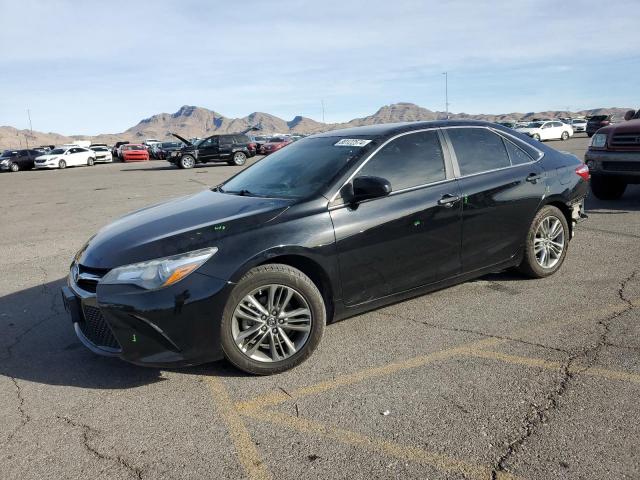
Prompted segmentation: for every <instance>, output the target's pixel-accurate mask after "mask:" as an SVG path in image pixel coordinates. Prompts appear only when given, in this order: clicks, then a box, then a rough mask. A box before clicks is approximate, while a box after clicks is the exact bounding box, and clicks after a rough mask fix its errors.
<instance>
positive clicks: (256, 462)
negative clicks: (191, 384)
mask: <svg viewBox="0 0 640 480" xmlns="http://www.w3.org/2000/svg"><path fill="white" fill-rule="evenodd" d="M206 380H207V382H208V383H209V388H210V389H211V393H213V397H214V400H215V401H216V405H217V407H218V410H219V411H220V414H221V415H222V418H223V419H224V421H225V423H226V425H227V430H228V432H229V435H230V436H231V440H232V441H233V444H234V446H235V448H236V453H237V454H238V459H239V460H240V464H241V465H242V468H243V469H244V471H245V473H246V475H247V477H248V478H249V479H251V480H267V479H270V478H272V477H271V473H270V472H269V470H267V468H266V466H265V465H264V463H263V462H262V460H261V459H260V455H259V453H258V450H257V449H256V446H255V444H254V443H253V441H252V440H251V435H250V434H249V431H248V430H247V427H246V426H245V424H244V422H243V421H242V418H241V417H240V415H238V412H237V411H236V409H235V408H234V406H233V402H232V401H231V398H230V397H229V392H228V391H227V387H226V386H225V385H224V382H223V381H222V380H221V379H220V378H217V377H206Z"/></svg>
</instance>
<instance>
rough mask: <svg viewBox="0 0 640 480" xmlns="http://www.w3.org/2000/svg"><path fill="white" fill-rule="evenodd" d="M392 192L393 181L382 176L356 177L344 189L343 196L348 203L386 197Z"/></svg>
mask: <svg viewBox="0 0 640 480" xmlns="http://www.w3.org/2000/svg"><path fill="white" fill-rule="evenodd" d="M390 193H391V183H389V180H387V179H386V178H381V177H356V178H354V179H353V181H352V182H351V183H348V184H347V185H345V186H344V187H343V189H342V196H343V198H344V199H345V200H346V201H347V202H348V203H358V202H361V201H363V200H369V199H371V198H379V197H385V196H387V195H389V194H390Z"/></svg>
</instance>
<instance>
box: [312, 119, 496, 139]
mask: <svg viewBox="0 0 640 480" xmlns="http://www.w3.org/2000/svg"><path fill="white" fill-rule="evenodd" d="M459 126H466V127H472V126H476V127H495V126H496V124H495V123H492V122H485V121H482V120H431V121H420V122H400V123H379V124H376V125H366V126H363V127H352V128H343V129H340V130H330V131H328V132H323V133H318V134H315V135H312V137H350V136H356V137H359V136H365V137H387V136H392V135H397V134H399V133H404V132H410V131H412V130H421V129H424V128H439V127H459Z"/></svg>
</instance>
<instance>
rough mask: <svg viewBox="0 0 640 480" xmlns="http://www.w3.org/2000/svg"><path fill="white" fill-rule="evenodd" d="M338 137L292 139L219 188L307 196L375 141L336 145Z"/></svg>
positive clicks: (283, 195) (257, 194) (364, 151)
mask: <svg viewBox="0 0 640 480" xmlns="http://www.w3.org/2000/svg"><path fill="white" fill-rule="evenodd" d="M339 140H340V137H318V138H306V139H304V140H300V141H299V142H295V143H293V144H291V145H289V146H288V147H287V148H284V149H282V150H278V151H277V152H276V153H274V154H272V155H270V156H268V157H266V158H264V159H263V160H260V161H259V162H257V163H255V164H254V165H252V166H251V167H250V168H247V169H246V170H244V171H242V172H241V173H239V174H238V175H236V176H235V177H233V178H232V179H231V180H229V181H228V182H226V183H224V184H223V185H222V188H221V191H222V192H224V193H242V194H247V195H255V196H260V197H275V198H306V197H309V196H311V195H313V194H315V193H317V192H318V191H319V190H320V189H321V188H322V187H324V186H326V185H328V184H329V183H330V182H331V181H332V180H333V179H334V178H335V177H336V175H338V174H339V173H340V172H341V171H342V170H343V169H344V168H345V167H347V166H348V165H350V164H351V163H353V162H354V161H356V160H357V159H358V158H360V157H361V156H362V155H363V154H365V153H366V152H368V151H369V150H370V149H371V148H372V147H373V145H374V143H375V142H369V143H368V144H367V145H366V146H364V147H354V146H336V142H338V141H339Z"/></svg>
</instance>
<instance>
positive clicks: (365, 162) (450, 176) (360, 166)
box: [329, 127, 455, 209]
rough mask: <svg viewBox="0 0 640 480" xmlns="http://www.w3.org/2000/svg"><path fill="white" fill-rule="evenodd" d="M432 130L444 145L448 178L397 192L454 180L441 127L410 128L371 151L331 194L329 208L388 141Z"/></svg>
mask: <svg viewBox="0 0 640 480" xmlns="http://www.w3.org/2000/svg"><path fill="white" fill-rule="evenodd" d="M431 130H435V131H436V134H437V135H438V140H440V146H441V147H442V157H443V161H444V169H445V175H446V178H445V179H444V180H438V182H432V183H427V184H424V185H416V186H415V187H407V188H404V189H401V190H396V192H403V191H407V190H410V189H417V188H422V187H424V186H426V185H433V184H434V183H440V182H444V181H447V180H453V179H454V178H455V177H454V176H453V172H451V171H450V169H451V165H449V162H448V161H447V152H446V151H445V148H444V147H445V145H444V142H443V138H442V137H441V136H440V134H439V132H438V130H440V127H429V128H421V129H419V130H410V131H408V132H402V133H399V134H397V135H394V136H393V137H391V138H388V139H387V140H385V141H384V142H383V143H382V144H381V145H379V146H378V148H376V149H375V150H374V151H373V152H371V153H370V154H369V156H368V157H367V158H366V159H365V160H364V161H363V162H362V163H361V164H360V165H359V166H358V168H356V169H355V171H354V172H353V173H352V174H351V175H349V177H348V178H347V179H346V180H345V181H344V182H343V183H342V185H341V186H340V188H338V190H337V191H336V192H335V193H334V194H333V195H332V196H331V198H330V199H329V208H330V209H331V207H333V206H332V205H331V203H333V202H334V201H335V199H336V197H337V196H338V195H339V194H340V191H341V190H342V189H343V188H344V186H345V185H346V184H347V183H349V182H351V180H353V179H354V178H355V176H356V175H358V173H360V170H362V169H363V168H364V166H365V165H366V164H367V163H369V161H370V160H371V159H372V158H373V157H374V156H375V155H376V154H377V153H378V152H379V151H380V150H381V149H383V148H384V147H385V146H386V145H387V144H388V143H390V142H392V141H393V140H395V139H397V138H400V137H403V136H405V135H411V134H412V133H421V132H429V131H431ZM393 193H394V191H392V192H391V193H390V194H389V195H391V194H393ZM343 205H344V204H342V203H341V204H339V205H338V206H343Z"/></svg>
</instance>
